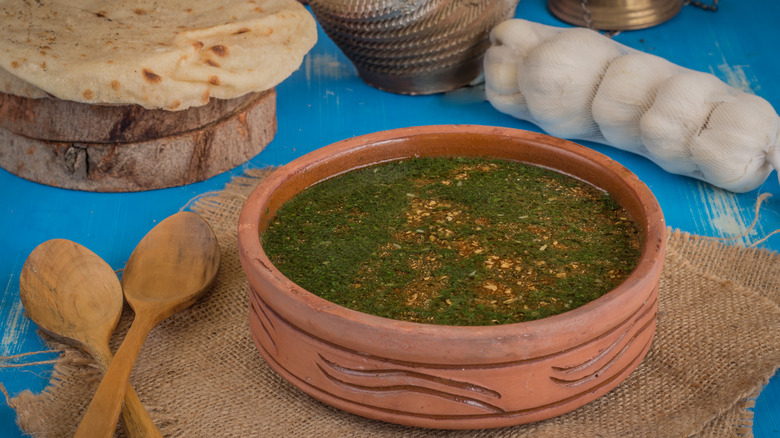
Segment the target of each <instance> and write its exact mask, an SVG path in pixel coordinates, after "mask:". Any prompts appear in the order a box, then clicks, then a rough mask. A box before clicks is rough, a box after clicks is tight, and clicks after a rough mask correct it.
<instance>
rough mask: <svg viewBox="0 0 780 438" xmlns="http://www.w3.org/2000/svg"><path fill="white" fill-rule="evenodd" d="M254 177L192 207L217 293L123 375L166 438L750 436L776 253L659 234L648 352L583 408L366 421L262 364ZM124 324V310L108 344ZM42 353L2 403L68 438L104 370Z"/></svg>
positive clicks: (72, 356) (776, 308)
mask: <svg viewBox="0 0 780 438" xmlns="http://www.w3.org/2000/svg"><path fill="white" fill-rule="evenodd" d="M262 176H263V173H262V172H257V173H253V174H250V176H248V177H246V178H240V179H237V180H234V181H233V182H232V183H231V184H229V185H228V187H226V189H225V190H224V191H222V192H219V193H216V194H212V195H211V196H206V197H203V198H201V199H198V200H197V201H196V202H195V203H194V204H193V208H192V209H193V210H195V211H197V212H199V213H200V214H201V215H203V216H204V217H205V218H206V219H207V220H208V221H209V222H210V223H211V224H212V226H213V227H214V230H215V232H216V233H217V236H218V239H219V242H220V244H221V246H222V257H223V262H222V266H221V268H220V272H219V275H218V278H217V282H216V285H215V286H214V288H213V289H212V291H211V292H210V294H209V295H208V296H207V297H206V298H204V299H203V300H202V301H201V302H199V303H198V304H196V305H195V306H194V307H192V308H191V309H188V310H186V311H184V312H183V313H180V314H178V315H176V316H174V317H172V318H170V319H168V320H166V321H165V322H163V323H162V324H161V325H159V326H157V327H156V328H155V329H154V331H153V332H152V333H151V335H150V337H149V338H148V340H147V341H146V343H145V344H144V347H143V350H142V352H141V355H140V357H139V359H138V362H137V364H136V366H135V370H134V373H133V376H132V379H131V381H132V383H133V386H134V387H135V389H136V390H137V392H138V394H139V395H140V397H141V400H143V401H144V403H145V405H146V406H147V408H148V409H149V410H150V411H151V415H152V418H154V419H155V421H156V423H157V425H158V427H160V429H161V430H162V432H163V433H164V434H165V435H166V436H182V437H250V436H251V437H255V436H257V437H288V436H291V437H348V436H349V437H355V436H357V437H380V436H404V437H440V436H447V437H449V436H455V437H465V436H468V437H472V436H473V437H504V436H506V437H524V436H533V437H595V436H598V437H629V436H638V437H678V436H690V435H695V436H700V437H711V436H718V437H723V436H752V431H751V424H752V421H751V419H752V416H751V415H752V414H751V412H750V411H749V410H748V408H749V407H750V406H751V403H752V398H753V397H755V396H756V394H757V393H758V391H760V389H761V386H762V384H764V383H765V382H766V381H767V380H768V379H769V378H770V377H771V376H772V375H773V373H774V371H775V369H776V368H777V367H778V364H780V255H778V254H776V253H770V252H768V251H764V250H756V249H744V248H737V247H734V246H728V245H724V244H722V243H719V242H717V241H714V240H712V239H707V238H702V237H697V236H693V235H690V234H686V233H681V232H671V233H670V236H669V242H668V243H669V244H668V255H667V258H666V265H665V269H664V273H663V276H662V278H661V288H660V299H659V313H658V331H657V334H656V337H655V340H654V342H653V347H652V349H651V350H650V352H649V354H648V355H647V357H646V358H645V360H644V361H643V362H642V364H641V365H640V366H639V368H637V370H636V371H634V373H633V374H632V375H631V376H630V377H629V378H628V379H627V380H626V381H624V382H623V383H622V384H621V385H620V386H618V387H617V388H616V389H615V390H613V391H612V392H610V393H609V394H607V395H606V396H604V397H602V398H600V399H598V400H596V401H594V402H592V403H590V404H588V405H586V406H585V407H583V408H580V409H578V410H576V411H574V412H571V413H569V414H567V415H564V416H561V417H558V418H554V419H551V420H548V421H544V422H541V423H536V424H531V425H525V426H517V427H510V428H504V429H495V430H482V431H441V430H427V429H415V428H410V427H404V426H398V425H392V424H386V423H382V422H379V421H373V420H367V419H364V418H361V417H358V416H355V415H352V414H348V413H345V412H342V411H340V410H337V409H335V408H331V407H329V406H327V405H325V404H322V403H320V402H317V401H315V400H314V399H312V398H310V397H309V396H308V395H306V394H304V393H302V392H301V391H299V390H298V389H296V388H294V387H293V386H291V385H289V384H288V383H287V382H286V381H284V380H282V379H281V378H280V377H278V376H277V375H276V374H275V373H274V372H273V371H272V370H271V368H269V367H268V366H267V365H266V364H265V362H264V361H263V360H262V359H261V358H260V356H259V354H258V352H257V350H256V349H255V346H254V344H253V343H252V340H251V338H250V334H249V329H248V323H247V315H248V310H247V309H248V298H247V282H246V279H245V277H244V275H243V273H242V270H241V266H240V264H239V260H238V255H237V249H236V221H237V218H238V215H239V212H240V209H241V206H242V205H243V202H244V200H245V199H246V197H247V196H248V194H249V193H250V192H251V190H252V189H253V188H254V186H255V185H256V184H257V183H258V182H259V180H260V178H262ZM131 318H132V313H131V312H130V311H129V310H128V309H125V314H124V315H123V318H122V320H121V322H120V324H119V328H118V330H117V335H115V337H114V338H115V339H114V347H116V346H117V345H118V343H119V341H120V340H121V336H120V334H124V333H125V332H126V330H127V328H128V327H129V323H130V321H131ZM51 345H52V347H53V348H63V349H65V351H64V353H63V354H62V356H61V359H60V360H59V362H58V363H57V364H56V365H55V368H54V377H53V379H52V382H51V385H50V386H49V387H48V388H47V389H46V390H45V391H43V392H42V393H41V394H32V393H30V392H23V393H21V394H19V395H18V396H17V397H16V398H14V399H12V400H11V402H10V403H11V405H12V406H13V407H14V408H15V409H16V411H17V414H18V423H19V425H20V426H21V428H22V430H24V431H26V432H28V433H30V434H32V435H34V436H39V437H64V436H72V433H73V431H74V430H75V428H76V426H77V424H78V421H79V419H80V418H81V415H82V412H83V410H84V409H85V408H86V405H87V404H88V402H89V400H90V398H91V396H92V393H93V392H94V390H95V388H96V387H97V384H98V381H99V379H100V373H99V372H98V370H97V368H96V367H95V366H94V365H93V364H92V362H91V359H90V358H88V357H87V356H86V355H84V354H82V353H81V352H79V351H77V350H73V349H70V348H67V347H66V346H64V345H62V344H59V343H56V342H54V341H51ZM118 434H120V435H122V434H123V432H122V430H121V426H120V428H119V431H118Z"/></svg>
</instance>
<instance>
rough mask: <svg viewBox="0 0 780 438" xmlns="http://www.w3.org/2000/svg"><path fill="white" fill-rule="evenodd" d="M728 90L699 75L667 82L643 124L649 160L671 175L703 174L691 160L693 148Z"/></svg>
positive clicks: (695, 74) (642, 131)
mask: <svg viewBox="0 0 780 438" xmlns="http://www.w3.org/2000/svg"><path fill="white" fill-rule="evenodd" d="M727 87H728V86H727V85H726V84H724V83H723V82H721V81H720V80H718V79H717V78H716V77H714V76H712V75H708V74H705V73H699V72H686V73H682V74H676V75H673V76H671V77H670V78H668V79H667V80H665V81H664V82H663V84H662V85H661V87H660V88H659V89H658V94H656V97H655V101H654V102H653V105H652V106H651V107H650V109H648V110H647V112H646V113H645V114H644V115H643V116H642V119H641V120H640V122H639V131H640V134H641V137H642V143H643V144H644V145H645V147H647V150H648V152H649V154H650V155H649V158H651V159H652V160H653V161H655V162H656V163H657V164H659V165H660V166H661V167H663V168H664V170H666V171H667V172H671V173H679V174H682V175H692V176H693V175H695V176H699V175H700V172H701V171H700V170H699V166H698V163H697V162H696V161H695V160H692V159H691V158H692V156H691V152H690V144H691V142H692V141H693V139H694V136H696V135H697V134H698V133H699V131H700V130H701V129H702V126H704V124H705V123H707V118H708V117H709V114H710V112H711V111H712V109H713V108H714V106H715V102H716V101H717V100H716V98H717V97H718V96H719V95H721V94H727V93H728V89H727Z"/></svg>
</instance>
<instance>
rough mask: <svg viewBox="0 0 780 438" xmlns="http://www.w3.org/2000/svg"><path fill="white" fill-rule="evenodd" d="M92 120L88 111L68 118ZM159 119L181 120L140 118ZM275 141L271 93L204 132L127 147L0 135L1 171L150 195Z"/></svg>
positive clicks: (156, 116) (252, 99)
mask: <svg viewBox="0 0 780 438" xmlns="http://www.w3.org/2000/svg"><path fill="white" fill-rule="evenodd" d="M77 108H83V106H78V107H77ZM221 109H222V110H226V109H228V108H221ZM38 113H39V114H40V113H41V112H40V111H39V112H38ZM93 113H94V111H93V109H88V110H85V112H83V113H81V114H79V115H74V119H80V118H84V117H87V118H89V117H91V116H93V115H94V114H93ZM127 114H129V113H126V114H125V115H127ZM161 115H172V117H173V118H178V117H179V116H178V113H170V114H161V113H158V112H156V111H155V112H154V114H151V115H145V116H144V117H142V118H143V119H144V120H145V122H144V123H153V122H154V120H157V119H159V118H160V116H161ZM212 115H213V114H212ZM162 118H163V119H164V118H165V117H162ZM166 123H167V122H165V123H164V122H160V126H165V125H166ZM138 126H141V125H140V124H139V125H138ZM275 134H276V92H275V90H269V91H265V92H262V93H257V94H253V95H251V96H250V97H248V98H246V99H245V100H244V101H243V102H242V103H241V104H240V105H238V106H237V107H236V108H234V109H230V110H228V111H227V112H226V113H225V114H224V115H223V116H222V117H221V118H219V119H217V120H215V121H213V122H211V123H209V124H207V125H205V126H202V127H199V128H196V129H192V130H189V131H185V132H180V133H177V134H174V135H169V136H165V137H158V138H152V139H146V140H141V141H134V142H129V143H124V142H115V143H99V142H65V141H51V140H42V139H40V138H33V137H27V136H25V135H21V134H18V133H14V132H12V131H10V130H8V129H6V128H0V167H2V168H4V169H6V170H8V171H9V172H11V173H13V174H16V175H18V176H20V177H22V178H25V179H29V180H31V181H36V182H39V183H42V184H46V185H51V186H55V187H62V188H67V189H76V190H86V191H96V192H130V191H141V190H152V189H160V188H165V187H173V186H180V185H184V184H189V183H193V182H197V181H202V180H205V179H207V178H209V177H211V176H214V175H216V174H218V173H221V172H224V171H226V170H228V169H231V168H233V167H235V166H237V165H239V164H242V163H244V162H246V161H247V160H249V159H251V158H252V157H254V156H255V155H257V154H258V153H260V152H261V151H262V150H263V149H264V148H265V146H266V145H267V144H268V143H269V142H270V141H271V140H272V139H273V138H274V135H275Z"/></svg>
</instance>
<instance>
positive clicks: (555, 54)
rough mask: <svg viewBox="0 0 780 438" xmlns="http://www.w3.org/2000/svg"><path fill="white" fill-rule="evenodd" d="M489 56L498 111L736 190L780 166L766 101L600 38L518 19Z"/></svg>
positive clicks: (489, 88)
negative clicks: (606, 145) (624, 151)
mask: <svg viewBox="0 0 780 438" xmlns="http://www.w3.org/2000/svg"><path fill="white" fill-rule="evenodd" d="M490 38H491V47H490V48H489V49H488V51H487V53H486V55H485V64H484V67H485V85H486V87H485V90H486V96H487V99H488V101H489V102H490V103H491V104H492V105H493V106H494V107H495V108H496V109H497V110H499V111H501V112H504V113H507V114H510V115H512V116H514V117H517V118H519V119H522V120H527V121H530V122H532V123H535V124H537V125H538V126H539V127H541V128H542V129H544V130H545V131H547V132H548V133H550V134H552V135H555V136H558V137H564V138H570V139H580V140H591V141H596V142H600V143H605V144H608V145H611V146H614V147H617V148H620V149H623V150H627V151H631V152H634V153H638V154H641V155H643V156H645V157H647V158H649V159H651V160H653V161H654V162H655V163H657V164H658V165H660V166H661V167H662V168H664V169H665V170H667V171H669V172H672V173H678V174H682V175H687V176H691V177H694V178H699V179H701V180H704V181H707V182H709V183H711V184H713V185H716V186H718V187H722V188H725V189H727V190H732V191H735V192H745V191H750V190H753V189H755V188H756V187H758V186H759V185H760V184H761V183H763V181H765V180H766V178H767V176H768V175H769V174H770V173H771V172H772V170H773V169H777V167H778V166H779V165H780V132H779V131H780V117H778V115H777V113H776V112H775V110H774V109H773V108H772V106H771V104H769V102H767V101H766V100H764V99H762V98H760V97H758V96H755V95H751V94H748V93H745V92H743V91H741V90H738V89H736V88H733V87H730V86H728V85H727V84H725V83H724V82H723V81H721V80H720V79H718V78H716V77H715V76H713V75H711V74H707V73H701V72H696V71H693V70H689V69H686V68H683V67H680V66H678V65H675V64H672V63H671V62H669V61H667V60H665V59H663V58H659V57H657V56H654V55H650V54H647V53H643V52H640V51H637V50H634V49H631V48H629V47H626V46H623V45H621V44H619V43H617V42H615V41H614V40H612V39H610V38H607V37H605V36H603V35H601V34H599V33H598V32H595V31H591V30H588V29H582V28H558V27H552V26H546V25H542V24H539V23H533V22H530V21H527V20H521V19H513V20H508V21H505V22H503V23H500V24H499V25H497V26H496V27H495V28H494V29H493V31H492V32H491V35H490Z"/></svg>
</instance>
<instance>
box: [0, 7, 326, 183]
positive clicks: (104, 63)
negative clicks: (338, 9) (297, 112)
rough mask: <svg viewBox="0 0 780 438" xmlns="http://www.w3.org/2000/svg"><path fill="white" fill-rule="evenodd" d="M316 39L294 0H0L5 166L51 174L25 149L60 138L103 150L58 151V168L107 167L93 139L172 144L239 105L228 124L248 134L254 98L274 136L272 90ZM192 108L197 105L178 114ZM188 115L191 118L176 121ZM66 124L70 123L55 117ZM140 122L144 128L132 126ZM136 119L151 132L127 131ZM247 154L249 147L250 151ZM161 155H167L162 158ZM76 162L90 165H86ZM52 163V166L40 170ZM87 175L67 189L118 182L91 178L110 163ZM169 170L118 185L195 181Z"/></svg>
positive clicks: (0, 124)
mask: <svg viewBox="0 0 780 438" xmlns="http://www.w3.org/2000/svg"><path fill="white" fill-rule="evenodd" d="M316 39H317V29H316V23H315V21H314V18H313V17H312V16H311V14H310V13H309V12H308V11H307V10H306V8H305V7H304V6H302V5H301V4H300V3H299V2H297V1H295V0H222V1H218V2H215V1H213V0H134V1H132V2H127V1H124V0H100V1H98V0H0V166H3V167H5V168H6V169H8V170H10V171H12V172H14V173H17V174H19V175H20V176H24V177H27V178H29V179H35V180H37V181H39V182H44V183H52V182H47V181H41V178H39V177H38V176H37V175H30V174H29V173H28V174H23V173H24V172H20V171H19V169H18V167H19V166H20V165H21V166H22V167H26V166H29V165H30V164H31V163H33V162H32V161H30V159H29V157H28V158H27V159H25V160H23V161H24V162H22V161H20V159H22V158H24V157H22V156H21V155H25V154H27V155H29V154H28V152H27V151H28V150H29V149H30V146H31V145H32V146H35V149H36V150H37V149H40V146H50V147H53V146H54V145H51V144H46V145H43V144H39V142H44V143H45V142H49V143H51V142H55V143H60V146H59V147H58V149H60V150H62V149H63V147H62V145H61V144H62V143H66V144H68V146H69V148H66V149H72V148H73V147H77V148H80V150H86V151H87V153H88V155H89V153H92V155H94V156H95V157H94V158H95V159H99V160H103V161H96V160H94V159H93V160H91V161H89V157H86V158H84V159H86V160H87V162H85V163H80V161H79V160H80V158H79V157H78V155H79V154H80V151H75V152H73V153H71V154H70V155H69V158H70V159H71V160H70V161H72V162H71V163H68V162H67V161H68V160H65V159H64V158H63V159H62V160H60V161H62V163H60V164H64V165H65V166H66V167H68V166H69V167H70V168H69V169H65V170H64V173H63V172H59V173H63V175H60V176H70V177H71V179H73V178H78V177H84V176H85V175H83V173H84V171H86V172H87V173H89V171H90V166H91V170H92V171H94V170H96V169H97V167H96V166H99V165H101V164H103V165H104V167H105V166H106V162H105V160H104V159H105V158H106V155H105V153H104V152H105V151H101V150H98V149H99V148H97V147H94V148H92V149H94V150H90V148H89V147H87V148H86V149H85V147H84V145H83V144H82V143H88V146H92V145H97V144H115V145H116V143H117V140H121V141H122V142H129V143H128V144H131V145H133V146H136V145H137V144H139V143H143V142H149V141H152V140H160V139H161V138H169V140H170V141H167V143H168V144H170V143H176V139H170V137H171V136H173V137H176V136H180V135H182V134H183V133H186V132H191V131H193V129H194V130H199V129H203V128H205V127H206V125H213V124H215V123H220V122H225V121H226V119H230V118H231V116H232V117H233V119H236V120H237V122H236V123H238V125H236V126H232V127H230V129H231V130H232V131H242V130H243V131H245V132H243V134H241V135H243V136H244V137H246V138H247V140H246V141H245V142H248V141H249V140H248V139H249V137H251V136H252V135H251V133H248V132H246V131H247V130H248V129H249V128H252V125H251V124H250V125H248V124H247V123H244V122H243V120H244V119H246V120H247V121H248V122H251V121H252V120H253V118H252V117H248V116H247V115H249V116H251V113H252V112H253V109H254V111H255V112H257V111H260V110H259V109H257V108H263V111H262V112H263V113H264V114H263V117H264V118H265V119H266V120H265V125H264V126H262V129H263V130H265V131H268V130H269V129H270V130H271V131H273V132H272V133H271V138H272V137H273V133H275V129H276V124H275V94H274V92H273V89H274V87H275V86H276V85H277V84H279V83H280V82H281V81H283V80H284V79H286V78H287V77H288V76H289V75H290V74H291V73H292V72H293V71H295V70H296V69H297V68H298V67H299V66H300V64H301V62H302V60H303V56H304V55H305V54H306V53H307V52H308V51H309V50H310V49H311V48H312V46H313V45H314V43H315V42H316ZM224 101H228V102H233V103H227V104H226V103H225V102H224ZM269 102H270V105H271V106H272V107H273V108H272V109H271V112H272V117H271V119H272V123H271V124H270V125H269V123H268V120H267V119H268V108H267V107H268V105H269ZM117 107H120V108H121V109H117ZM211 107H215V108H216V109H212V108H211ZM187 112H190V113H193V114H189V115H183V114H178V113H187ZM64 113H67V114H64ZM239 115H241V117H238V116H239ZM84 119H85V120H84ZM182 119H186V120H189V122H187V123H185V124H184V125H182V124H181V123H179V122H177V123H170V122H169V121H168V120H182ZM239 119H240V120H239ZM74 121H75V122H74ZM58 123H59V124H61V125H62V126H59V127H58V126H52V125H57V124H58ZM72 123H76V125H78V126H81V125H84V126H87V127H88V131H89V132H85V131H84V130H83V129H73V128H68V127H67V126H66V125H69V124H72ZM138 124H140V125H143V126H142V129H139V128H137V127H135V128H134V125H138ZM42 125H46V126H42ZM123 125H124V127H123ZM147 125H148V126H147ZM90 126H91V128H89V127H90ZM160 126H162V128H160ZM182 126H184V128H182ZM128 129H129V130H130V131H133V129H135V130H136V131H138V132H140V131H148V132H149V133H151V134H150V135H142V134H139V135H135V134H133V135H125V134H124V132H125V131H126V130H128ZM222 129H223V130H224V129H226V128H222ZM213 131H214V129H211V130H208V132H207V133H208V135H207V136H212V137H213V136H214V135H215V133H214V132H213ZM109 133H110V135H109ZM266 134H267V133H266ZM216 135H218V134H216ZM231 135H232V136H234V137H235V136H236V134H235V132H233V133H232V134H231ZM202 136H203V135H201V137H202ZM223 136H224V133H223ZM150 137H154V138H150ZM256 140H258V139H257V138H255V139H254V143H256ZM266 140H267V141H266V143H267V142H268V141H270V139H266ZM158 143H159V141H158ZM206 146H207V147H209V148H214V147H215V145H213V144H212V145H206ZM262 146H265V144H263V145H262ZM198 147H200V148H201V149H202V148H203V147H204V146H202V145H201V146H198V145H196V146H195V148H198ZM20 148H21V149H20ZM22 149H24V150H22ZM44 149H46V148H44ZM126 149H127V148H126ZM222 149H224V148H222ZM228 149H230V147H228ZM113 152H116V151H113ZM224 152H226V151H224V150H222V151H220V153H224ZM227 152H230V151H227ZM181 153H186V152H185V151H179V154H181ZM203 153H208V151H204V150H199V151H193V154H194V155H191V157H196V159H197V160H199V161H200V162H199V163H198V165H199V166H201V167H203V165H204V163H205V162H204V161H203V159H202V158H203V157H202V156H203ZM255 153H256V152H255ZM60 154H61V155H63V156H64V154H65V152H62V151H60ZM198 154H200V156H199V155H198ZM33 155H34V154H33ZM98 155H100V156H99V157H98ZM253 155H254V153H253V154H252V156H253ZM39 158H40V157H39ZM51 158H52V157H49V159H51ZM247 158H251V156H249V157H242V159H243V160H245V159H247ZM74 160H75V161H74ZM38 161H40V159H39V160H38ZM43 161H47V160H46V159H44V160H43ZM48 161H50V160H48ZM82 161H83V160H82ZM155 161H156V162H157V164H159V161H160V160H159V157H156V158H155ZM79 164H83V166H82V167H84V168H83V169H79V168H78V167H79ZM109 164H110V165H111V166H112V167H116V166H118V165H119V166H121V165H126V164H128V163H121V162H116V161H115V162H112V163H109ZM140 164H141V163H134V165H140ZM188 164H189V165H192V163H191V162H188ZM205 164H206V165H210V164H209V163H205ZM236 164H239V163H232V166H235V165H236ZM232 166H230V167H232ZM49 167H51V166H49ZM124 167H125V168H127V167H128V166H124ZM179 170H181V169H179ZM179 170H177V169H168V172H169V173H170V172H174V173H176V172H177V171H179ZM221 170H225V169H221ZM51 171H52V169H49V168H46V166H44V167H42V168H38V169H37V170H36V172H38V173H46V172H49V173H50V172H51ZM54 173H58V171H56V169H55V172H54ZM179 173H180V172H179ZM65 174H69V175H65ZM31 176H32V178H30V177H31ZM209 176H210V175H209ZM86 177H90V175H86ZM91 177H92V178H91V179H92V182H90V181H81V183H83V184H80V185H81V186H79V184H75V185H73V186H72V187H71V188H80V189H86V190H112V187H111V184H105V183H95V181H96V179H103V180H106V179H108V180H114V179H116V178H115V175H114V176H111V175H107V174H106V173H105V172H104V173H103V174H100V175H97V174H96V175H91ZM185 179H187V178H186V177H185ZM201 179H202V178H201ZM168 180H169V181H167V182H163V183H162V184H160V183H155V182H154V181H142V182H141V184H142V185H143V184H147V185H149V186H146V187H144V186H138V184H135V182H133V183H130V184H129V185H128V184H127V181H125V182H123V183H122V184H119V186H117V187H114V188H113V189H117V190H136V189H145V188H158V187H161V186H168V185H176V184H178V183H186V182H190V181H184V180H181V181H172V180H171V179H170V178H168ZM104 182H105V181H104ZM136 182H137V181H136ZM90 184H91V187H90ZM54 185H61V186H66V185H64V184H54ZM122 185H125V186H127V187H125V188H122V187H121V186H122Z"/></svg>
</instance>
